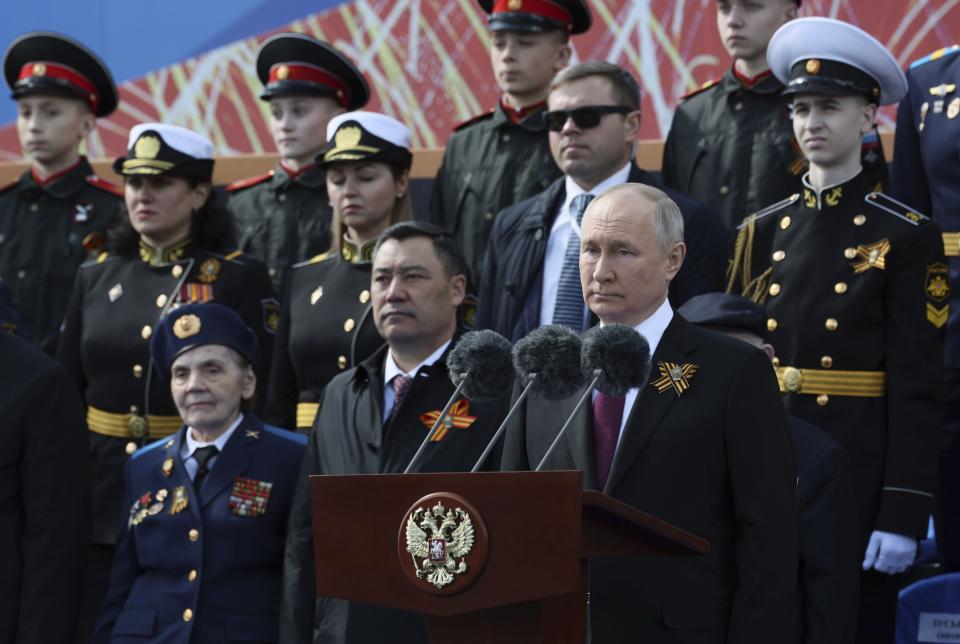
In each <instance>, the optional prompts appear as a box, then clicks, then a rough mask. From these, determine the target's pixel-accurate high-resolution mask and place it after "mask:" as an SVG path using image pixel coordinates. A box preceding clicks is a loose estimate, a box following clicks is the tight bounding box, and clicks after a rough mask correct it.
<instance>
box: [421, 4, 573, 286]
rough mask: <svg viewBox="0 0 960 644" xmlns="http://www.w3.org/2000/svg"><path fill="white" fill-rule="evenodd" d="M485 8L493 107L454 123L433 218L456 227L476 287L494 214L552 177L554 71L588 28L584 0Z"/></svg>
mask: <svg viewBox="0 0 960 644" xmlns="http://www.w3.org/2000/svg"><path fill="white" fill-rule="evenodd" d="M478 1H479V3H480V6H481V8H483V10H484V11H486V12H487V13H488V14H489V23H490V30H491V31H492V32H493V33H492V38H491V43H490V63H491V66H492V67H493V74H494V78H495V81H496V83H497V86H498V87H499V88H500V91H501V92H502V95H501V97H500V101H499V102H498V103H497V106H496V107H495V108H493V109H492V110H490V111H489V112H487V113H486V114H483V115H481V116H478V117H476V118H473V119H471V120H469V121H466V122H465V123H463V124H461V125H459V126H457V127H456V128H455V129H454V132H453V134H452V135H451V136H450V139H449V140H448V141H447V147H446V150H445V151H444V154H443V165H441V166H440V171H439V172H438V173H437V177H436V179H435V180H434V183H433V199H432V201H431V204H430V212H431V220H432V221H433V223H435V224H437V225H438V226H441V227H443V228H446V229H447V230H449V231H451V232H452V233H453V236H454V239H456V240H457V243H458V244H460V247H461V248H462V249H463V254H464V257H465V258H466V260H467V266H468V267H469V268H470V277H471V279H472V280H473V282H472V284H473V286H474V287H477V286H478V280H479V279H480V273H481V271H482V268H483V253H484V251H485V250H486V248H487V240H488V239H489V237H490V229H491V227H492V226H493V220H494V218H495V217H496V215H497V213H498V212H500V211H501V210H503V209H504V208H506V207H508V206H512V205H513V204H515V203H519V202H521V201H523V200H524V199H526V198H528V197H532V196H533V195H535V194H537V193H539V192H542V191H543V190H545V189H546V188H547V187H548V186H549V185H550V184H551V183H553V182H554V181H555V180H556V179H557V178H559V177H560V174H561V173H560V169H559V168H557V166H556V164H554V163H553V158H552V157H551V156H550V147H549V144H548V141H547V138H548V137H547V126H546V124H545V123H544V121H543V113H544V111H545V109H546V101H547V92H548V90H549V89H550V81H551V80H552V79H553V76H554V74H556V73H557V72H558V71H560V70H561V69H563V68H564V67H566V66H567V64H568V63H569V61H570V53H571V50H570V45H569V44H568V40H569V37H570V35H571V34H582V33H584V32H586V31H587V30H588V29H589V28H590V22H591V15H590V8H589V7H588V6H587V3H586V2H584V1H583V0H524V2H522V3H520V2H515V1H513V0H509V1H508V0H478Z"/></svg>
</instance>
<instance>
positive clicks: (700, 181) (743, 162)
mask: <svg viewBox="0 0 960 644" xmlns="http://www.w3.org/2000/svg"><path fill="white" fill-rule="evenodd" d="M800 5H801V0H717V31H718V32H719V34H720V38H721V40H722V41H723V46H724V48H725V49H726V50H727V53H728V54H730V57H731V58H732V59H733V64H732V65H731V67H730V69H729V70H728V71H727V72H726V73H725V74H724V75H723V76H722V77H721V78H719V79H717V80H714V81H710V82H708V83H705V84H704V86H703V87H701V88H700V89H698V90H696V91H694V92H691V93H690V94H687V95H686V96H684V97H683V99H682V102H681V103H680V105H679V106H677V111H676V113H675V114H674V116H673V123H672V125H671V126H670V132H669V134H668V135H667V140H666V143H665V145H664V149H663V182H664V184H666V185H667V186H669V187H671V188H674V189H676V190H679V191H681V192H684V193H686V194H688V195H690V196H691V197H693V198H694V199H697V200H698V201H700V202H702V203H705V204H710V205H711V206H713V207H714V208H716V210H717V211H718V212H719V213H720V217H721V219H723V223H724V224H725V225H726V227H727V229H728V230H731V231H733V230H734V229H735V228H736V226H737V225H738V224H739V223H740V221H741V220H742V219H743V218H744V217H745V216H747V215H748V214H751V213H755V212H757V211H758V210H759V209H760V208H763V207H765V206H768V205H770V204H771V203H775V202H777V201H780V200H781V199H783V198H784V197H787V196H789V195H791V194H793V193H795V192H798V191H799V190H800V189H801V187H802V186H801V181H800V180H801V177H802V176H803V174H804V173H805V172H806V170H807V165H806V159H805V158H804V156H803V152H802V151H801V150H800V147H799V146H798V145H797V143H796V139H795V138H794V136H793V128H792V126H791V123H790V117H789V114H788V104H787V101H786V100H785V99H784V98H783V96H782V94H781V92H782V91H783V84H782V83H781V82H780V81H779V80H777V78H776V77H775V76H774V75H773V74H771V73H770V68H769V67H768V66H767V53H766V52H767V45H768V43H769V42H770V37H771V36H773V33H774V32H775V31H776V30H777V28H778V27H780V26H781V25H783V24H784V23H785V22H787V21H788V20H792V19H794V18H796V16H797V10H798V9H799V7H800ZM862 154H863V162H864V167H865V168H867V173H868V175H869V176H871V177H873V178H874V181H875V182H876V183H881V182H883V181H885V180H886V161H885V160H884V158H883V150H882V148H881V147H880V139H879V136H878V135H877V133H876V130H875V129H874V130H872V131H871V132H870V133H869V134H868V135H866V136H865V137H864V142H863V149H862ZM878 189H880V188H878Z"/></svg>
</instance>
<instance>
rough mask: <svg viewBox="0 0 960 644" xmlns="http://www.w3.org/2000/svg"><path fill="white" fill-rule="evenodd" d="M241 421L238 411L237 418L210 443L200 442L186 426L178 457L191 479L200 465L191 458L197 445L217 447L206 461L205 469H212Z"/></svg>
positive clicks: (241, 417)
mask: <svg viewBox="0 0 960 644" xmlns="http://www.w3.org/2000/svg"><path fill="white" fill-rule="evenodd" d="M242 422H243V412H240V415H239V416H237V419H236V420H235V421H233V424H232V425H230V427H229V428H228V429H227V431H225V432H223V433H222V434H220V436H218V437H217V439H216V440H215V441H212V442H210V443H201V442H200V441H198V440H196V439H195V438H194V437H193V429H192V428H190V427H187V438H186V440H184V441H183V443H182V444H181V445H180V459H181V460H182V461H183V466H184V467H185V468H187V474H188V475H189V476H190V480H191V481H192V480H193V479H194V477H195V476H196V475H197V470H198V469H200V465H199V464H198V463H197V459H195V458H193V453H194V452H195V451H197V448H198V447H206V446H208V445H215V446H216V448H217V453H216V455H215V456H212V457H211V458H210V460H209V461H207V469H208V470H212V469H213V464H214V463H216V462H217V459H218V458H220V454H221V453H222V452H223V447H224V445H226V444H227V441H228V440H230V437H231V436H233V432H234V431H235V430H236V429H237V427H239V426H240V423H242Z"/></svg>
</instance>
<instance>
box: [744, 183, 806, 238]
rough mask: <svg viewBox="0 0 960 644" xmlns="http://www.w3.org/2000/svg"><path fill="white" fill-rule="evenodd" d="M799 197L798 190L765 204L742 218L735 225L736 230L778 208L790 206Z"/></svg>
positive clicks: (777, 210) (776, 210)
mask: <svg viewBox="0 0 960 644" xmlns="http://www.w3.org/2000/svg"><path fill="white" fill-rule="evenodd" d="M799 198H800V193H799V192H796V193H794V194H792V195H790V196H789V197H787V198H786V199H784V200H783V201H778V202H777V203H775V204H773V205H772V206H767V207H766V208H763V209H762V210H758V211H757V212H756V213H754V214H752V215H750V216H749V217H747V218H746V219H744V220H743V222H742V223H741V224H740V225H739V226H737V230H740V229H741V228H743V227H744V226H746V225H747V224H748V223H753V222H757V221H760V220H761V219H763V218H764V217H766V216H767V215H772V214H773V213H775V212H779V211H780V210H783V209H784V208H786V207H787V206H792V205H793V204H795V203H796V202H797V199H799ZM748 220H749V221H748Z"/></svg>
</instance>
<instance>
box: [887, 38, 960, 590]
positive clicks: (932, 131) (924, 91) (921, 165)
mask: <svg viewBox="0 0 960 644" xmlns="http://www.w3.org/2000/svg"><path fill="white" fill-rule="evenodd" d="M907 83H908V84H909V87H910V89H909V91H908V93H907V95H906V96H905V97H904V99H903V100H902V101H901V102H900V107H899V109H898V110H897V135H896V149H897V155H896V157H895V158H894V160H893V171H892V172H891V173H890V192H891V194H893V196H894V197H896V198H897V199H900V200H902V201H905V202H907V203H909V204H912V205H914V206H916V207H917V208H919V209H920V211H921V212H924V213H926V214H928V215H930V218H931V219H933V221H935V222H936V223H937V225H938V226H940V228H941V229H942V230H943V251H944V254H945V255H946V256H947V262H946V265H945V266H944V267H941V268H940V269H939V270H940V275H941V276H942V277H943V278H944V279H945V280H946V283H944V286H943V287H941V289H940V295H941V298H940V299H941V301H940V302H938V303H937V304H935V305H934V308H933V310H932V313H933V314H934V317H935V319H936V324H937V325H938V326H946V328H947V339H946V351H945V352H944V367H945V369H944V370H945V374H946V380H945V381H944V391H945V393H946V400H945V403H946V404H945V406H944V410H943V411H944V419H943V420H944V423H943V428H944V444H945V446H946V449H945V450H944V452H943V454H942V456H941V461H940V477H941V479H940V489H939V492H940V502H939V506H940V513H939V514H940V517H939V518H940V520H939V522H938V525H937V545H938V547H939V549H940V558H941V561H942V562H943V565H944V566H945V567H946V568H947V569H949V570H952V571H958V570H960V164H958V163H957V148H958V147H960V119H958V118H957V117H958V116H960V91H958V88H960V45H954V46H953V47H947V48H946V49H940V50H938V51H935V52H933V53H932V54H930V55H929V56H926V57H924V58H921V59H920V60H918V61H916V62H915V63H913V64H912V65H910V69H909V70H908V71H907ZM944 269H946V271H949V275H946V273H945V271H944ZM944 289H947V290H944Z"/></svg>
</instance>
